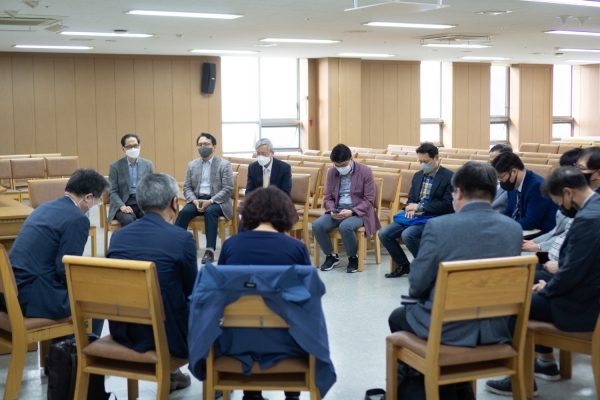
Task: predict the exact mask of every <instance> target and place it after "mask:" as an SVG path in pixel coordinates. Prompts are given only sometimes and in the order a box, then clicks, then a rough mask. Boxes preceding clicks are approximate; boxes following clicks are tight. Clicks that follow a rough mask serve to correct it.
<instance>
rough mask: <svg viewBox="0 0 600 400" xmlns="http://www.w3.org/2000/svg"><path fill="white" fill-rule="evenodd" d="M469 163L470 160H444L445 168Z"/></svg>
mask: <svg viewBox="0 0 600 400" xmlns="http://www.w3.org/2000/svg"><path fill="white" fill-rule="evenodd" d="M467 155H468V154H467ZM468 161H469V159H461V160H455V159H453V158H442V165H443V166H447V165H448V164H451V165H463V164H464V163H466V162H468Z"/></svg>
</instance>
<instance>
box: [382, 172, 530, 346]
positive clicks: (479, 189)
mask: <svg viewBox="0 0 600 400" xmlns="http://www.w3.org/2000/svg"><path fill="white" fill-rule="evenodd" d="M496 186H497V177H496V172H495V171H494V169H493V168H492V167H491V166H489V165H487V164H484V163H478V162H473V161H472V162H468V163H466V164H465V165H463V166H462V167H461V168H459V169H458V170H457V171H456V172H455V173H454V175H453V177H452V187H453V188H454V192H453V206H454V209H455V210H456V213H454V214H449V215H443V216H440V217H438V218H432V219H430V220H429V221H428V222H427V224H426V225H425V230H424V232H423V238H422V239H421V248H420V249H419V254H418V256H417V257H415V259H414V260H413V262H412V265H411V272H410V274H409V275H408V282H409V283H410V288H409V291H408V294H409V296H410V297H412V298H414V299H417V300H418V302H417V303H416V304H411V305H407V306H405V307H404V306H401V307H399V308H397V309H396V310H394V311H393V312H392V314H391V315H390V318H389V325H390V329H391V331H392V332H396V331H408V332H411V333H413V334H416V335H417V336H419V337H420V338H422V339H427V337H428V336H429V327H430V322H431V309H432V306H433V298H434V294H435V281H436V278H437V274H438V265H439V263H440V262H442V261H458V260H471V259H479V258H494V257H511V256H518V255H520V254H521V241H522V233H521V227H520V225H519V224H517V223H516V222H515V221H512V220H510V219H508V218H505V217H504V216H503V215H501V214H499V213H498V212H496V211H494V209H493V208H492V206H491V203H492V201H493V200H494V197H495V196H496ZM457 233H460V234H457ZM441 341H442V343H443V344H447V345H453V346H467V347H473V346H476V345H478V344H495V343H507V342H510V341H511V334H510V331H509V330H508V326H507V323H506V319H505V318H484V319H476V320H468V321H459V322H449V323H444V325H443V327H442V339H441Z"/></svg>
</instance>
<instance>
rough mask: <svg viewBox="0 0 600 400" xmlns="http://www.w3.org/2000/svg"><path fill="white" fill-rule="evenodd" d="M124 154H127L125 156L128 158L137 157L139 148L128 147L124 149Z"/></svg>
mask: <svg viewBox="0 0 600 400" xmlns="http://www.w3.org/2000/svg"><path fill="white" fill-rule="evenodd" d="M125 154H127V157H129V158H138V157H139V156H140V149H139V148H137V149H128V150H125Z"/></svg>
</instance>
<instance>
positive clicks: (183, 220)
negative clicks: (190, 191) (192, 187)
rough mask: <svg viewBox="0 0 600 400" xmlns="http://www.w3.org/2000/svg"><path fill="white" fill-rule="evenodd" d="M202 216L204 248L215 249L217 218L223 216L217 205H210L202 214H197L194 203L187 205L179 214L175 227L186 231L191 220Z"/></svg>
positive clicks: (217, 227)
mask: <svg viewBox="0 0 600 400" xmlns="http://www.w3.org/2000/svg"><path fill="white" fill-rule="evenodd" d="M199 215H204V226H205V228H206V247H212V248H213V249H215V248H216V247H217V231H218V229H219V217H222V216H223V210H221V206H220V205H218V204H211V205H210V206H208V207H207V208H206V210H205V211H204V213H199V212H198V209H197V208H196V206H195V205H194V203H187V204H186V205H185V207H183V208H182V209H181V211H180V212H179V216H178V217H177V221H175V225H177V226H180V227H182V228H183V229H185V230H187V228H188V225H189V223H190V221H191V220H192V218H194V217H197V216H199Z"/></svg>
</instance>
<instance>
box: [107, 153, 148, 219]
mask: <svg viewBox="0 0 600 400" xmlns="http://www.w3.org/2000/svg"><path fill="white" fill-rule="evenodd" d="M136 163H137V165H138V183H139V182H140V181H141V180H142V178H143V177H144V176H146V175H148V174H152V173H154V165H152V161H149V160H146V159H145V158H141V157H139V158H138V159H137V161H136ZM108 181H109V182H110V188H109V189H108V195H109V196H110V209H109V210H108V216H107V218H106V219H107V220H108V223H109V224H110V222H111V221H112V220H113V219H115V215H116V214H117V211H119V208H121V207H122V206H124V205H125V202H126V201H127V199H128V198H129V189H130V187H131V183H130V182H129V162H128V161H127V157H123V158H121V159H118V160H117V161H115V162H113V163H112V164H110V168H109V170H108Z"/></svg>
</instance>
